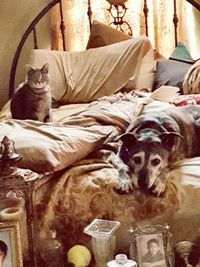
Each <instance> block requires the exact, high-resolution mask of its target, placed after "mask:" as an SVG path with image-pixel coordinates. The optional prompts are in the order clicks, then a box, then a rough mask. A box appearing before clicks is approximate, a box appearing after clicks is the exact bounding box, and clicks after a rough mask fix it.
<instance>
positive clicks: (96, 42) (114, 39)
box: [86, 20, 133, 49]
mask: <svg viewBox="0 0 200 267" xmlns="http://www.w3.org/2000/svg"><path fill="white" fill-rule="evenodd" d="M131 38H133V37H131V36H130V35H128V34H126V33H123V32H121V31H119V30H116V29H114V28H112V27H110V26H108V25H106V24H104V23H101V22H99V21H97V20H94V21H93V22H92V27H91V31H90V36H89V40H88V43H87V47H86V49H89V48H96V47H101V46H105V45H109V44H114V43H118V42H121V41H125V40H128V39H131Z"/></svg>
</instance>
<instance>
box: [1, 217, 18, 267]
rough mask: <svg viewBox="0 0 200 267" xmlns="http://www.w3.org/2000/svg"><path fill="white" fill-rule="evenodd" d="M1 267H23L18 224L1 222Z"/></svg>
mask: <svg viewBox="0 0 200 267" xmlns="http://www.w3.org/2000/svg"><path fill="white" fill-rule="evenodd" d="M0 266H3V267H23V259H22V252H21V243H20V230H19V223H18V222H15V221H5V222H1V221H0Z"/></svg>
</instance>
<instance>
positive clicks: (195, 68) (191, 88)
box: [183, 59, 200, 95]
mask: <svg viewBox="0 0 200 267" xmlns="http://www.w3.org/2000/svg"><path fill="white" fill-rule="evenodd" d="M183 93H184V94H185V95H186V94H199V93H200V59H199V60H197V61H196V63H195V64H193V65H192V66H191V68H190V69H189V70H188V72H187V74H186V76H185V78H184V81H183Z"/></svg>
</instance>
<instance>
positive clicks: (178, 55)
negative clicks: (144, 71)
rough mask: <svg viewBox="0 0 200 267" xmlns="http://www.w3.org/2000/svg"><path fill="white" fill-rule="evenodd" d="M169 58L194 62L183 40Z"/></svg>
mask: <svg viewBox="0 0 200 267" xmlns="http://www.w3.org/2000/svg"><path fill="white" fill-rule="evenodd" d="M169 59H175V60H181V61H192V62H194V60H193V58H192V56H191V55H190V52H189V51H188V49H187V47H186V46H185V45H184V44H183V43H181V42H179V43H178V45H177V47H176V48H175V49H174V51H173V52H172V54H171V56H170V57H169Z"/></svg>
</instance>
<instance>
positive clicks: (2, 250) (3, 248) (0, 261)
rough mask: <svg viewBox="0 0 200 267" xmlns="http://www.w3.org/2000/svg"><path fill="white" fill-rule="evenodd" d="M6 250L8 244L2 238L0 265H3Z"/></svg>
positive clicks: (0, 266)
mask: <svg viewBox="0 0 200 267" xmlns="http://www.w3.org/2000/svg"><path fill="white" fill-rule="evenodd" d="M7 252H8V246H7V245H6V243H5V242H4V241H3V240H0V267H3V266H4V265H3V263H4V261H5V258H6V255H7Z"/></svg>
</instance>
